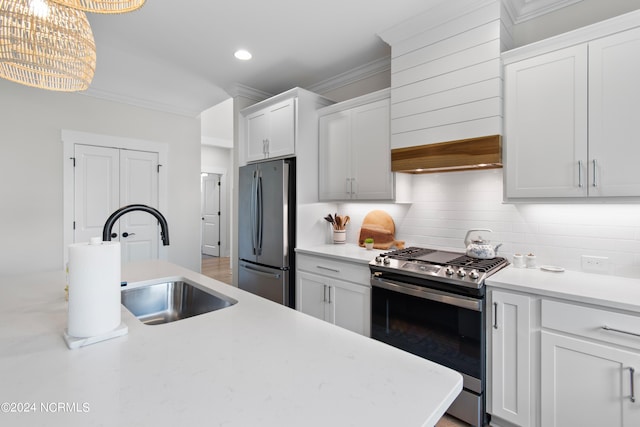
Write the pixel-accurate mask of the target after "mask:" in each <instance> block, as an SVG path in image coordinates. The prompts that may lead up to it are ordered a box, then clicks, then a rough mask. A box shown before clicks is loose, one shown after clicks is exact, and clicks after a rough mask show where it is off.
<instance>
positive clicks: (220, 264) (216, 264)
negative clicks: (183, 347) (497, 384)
mask: <svg viewBox="0 0 640 427" xmlns="http://www.w3.org/2000/svg"><path fill="white" fill-rule="evenodd" d="M202 274H204V275H205V276H208V277H213V278H214V279H216V280H219V281H221V282H223V283H228V284H231V283H232V279H231V266H230V265H229V258H220V257H213V256H208V255H202ZM468 425H469V424H466V423H464V422H462V421H460V420H458V419H456V418H453V417H450V416H448V415H445V416H444V417H442V418H441V419H440V421H438V423H437V424H436V427H467V426H468Z"/></svg>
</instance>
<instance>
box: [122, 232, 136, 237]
mask: <svg viewBox="0 0 640 427" xmlns="http://www.w3.org/2000/svg"><path fill="white" fill-rule="evenodd" d="M135 235H136V233H127V232H126V231H125V232H124V233H122V237H129V236H135Z"/></svg>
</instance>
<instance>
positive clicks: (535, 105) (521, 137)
mask: <svg viewBox="0 0 640 427" xmlns="http://www.w3.org/2000/svg"><path fill="white" fill-rule="evenodd" d="M503 150H504V156H505V158H506V159H505V165H504V167H505V170H506V172H505V181H506V193H507V197H580V196H586V195H587V189H586V188H587V187H586V181H587V176H586V165H587V47H586V46H583V45H581V46H576V47H570V48H566V49H561V50H558V51H554V52H551V53H548V54H544V55H539V56H535V57H533V58H529V59H525V60H523V61H518V62H514V63H512V64H509V65H507V66H506V67H505V144H504V146H503Z"/></svg>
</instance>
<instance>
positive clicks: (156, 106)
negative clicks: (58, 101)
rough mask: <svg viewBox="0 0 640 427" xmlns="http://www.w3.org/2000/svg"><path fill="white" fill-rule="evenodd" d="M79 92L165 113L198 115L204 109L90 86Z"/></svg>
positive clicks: (188, 115)
mask: <svg viewBox="0 0 640 427" xmlns="http://www.w3.org/2000/svg"><path fill="white" fill-rule="evenodd" d="M78 94H80V95H86V96H90V97H93V98H98V99H103V100H105V101H112V102H118V103H121V104H128V105H132V106H134V107H140V108H146V109H149V110H156V111H161V112H163V113H171V114H177V115H180V116H187V117H197V116H199V115H200V113H202V111H195V110H190V109H185V108H179V107H176V106H175V105H171V104H164V103H161V102H156V101H150V100H147V99H140V98H135V97H132V96H125V95H121V94H117V93H113V92H110V91H105V90H100V89H96V88H94V87H89V89H87V90H85V91H83V92H78Z"/></svg>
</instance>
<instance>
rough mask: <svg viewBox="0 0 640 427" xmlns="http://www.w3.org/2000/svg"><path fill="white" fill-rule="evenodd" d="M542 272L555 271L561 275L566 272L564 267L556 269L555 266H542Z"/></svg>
mask: <svg viewBox="0 0 640 427" xmlns="http://www.w3.org/2000/svg"><path fill="white" fill-rule="evenodd" d="M540 270H544V271H553V272H555V273H560V272H563V271H564V268H562V267H556V266H555V265H541V266H540Z"/></svg>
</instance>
